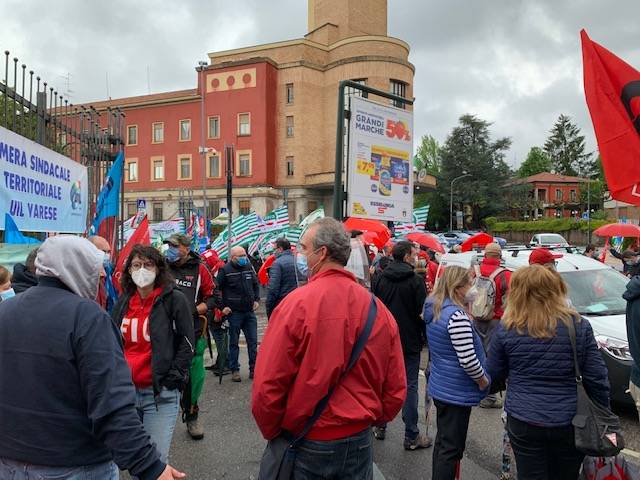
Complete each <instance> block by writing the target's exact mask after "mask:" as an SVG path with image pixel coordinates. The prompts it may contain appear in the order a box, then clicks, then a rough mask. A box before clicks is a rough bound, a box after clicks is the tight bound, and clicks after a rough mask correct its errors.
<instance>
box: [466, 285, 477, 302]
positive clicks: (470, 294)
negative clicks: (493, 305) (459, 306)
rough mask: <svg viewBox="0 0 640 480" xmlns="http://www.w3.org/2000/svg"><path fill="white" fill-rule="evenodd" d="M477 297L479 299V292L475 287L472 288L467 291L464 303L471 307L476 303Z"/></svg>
mask: <svg viewBox="0 0 640 480" xmlns="http://www.w3.org/2000/svg"><path fill="white" fill-rule="evenodd" d="M477 297H478V290H476V288H475V287H471V288H470V289H469V290H467V293H466V294H465V295H464V302H465V303H466V304H467V305H471V304H472V303H473V302H475V300H476V298H477Z"/></svg>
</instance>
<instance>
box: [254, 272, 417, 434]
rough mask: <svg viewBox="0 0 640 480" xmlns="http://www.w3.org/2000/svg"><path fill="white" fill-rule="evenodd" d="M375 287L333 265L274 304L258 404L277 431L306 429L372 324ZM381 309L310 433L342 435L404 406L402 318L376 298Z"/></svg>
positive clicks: (260, 415) (267, 425)
mask: <svg viewBox="0 0 640 480" xmlns="http://www.w3.org/2000/svg"><path fill="white" fill-rule="evenodd" d="M370 304H371V294H370V293H369V292H368V291H367V290H366V289H364V288H363V287H361V286H360V285H358V283H357V282H356V280H355V277H354V276H353V275H352V274H351V273H349V272H347V271H346V270H344V269H329V270H327V271H324V272H322V273H319V274H317V275H315V276H314V277H313V278H312V279H311V280H310V281H309V283H308V284H307V285H305V286H303V287H300V288H297V289H296V290H294V291H293V292H291V293H290V294H289V295H287V296H286V297H285V299H284V300H283V301H282V302H281V303H280V305H278V307H277V308H276V309H275V310H274V311H273V313H272V315H271V318H270V320H269V325H268V327H267V331H266V333H265V336H264V340H263V342H262V344H261V345H260V352H259V354H258V360H257V363H256V369H255V380H254V384H253V393H252V412H253V416H254V417H255V419H256V423H257V424H258V427H259V428H260V431H261V432H262V434H263V435H264V437H265V438H266V439H272V438H274V437H276V436H278V434H279V433H280V432H281V430H287V431H289V432H293V433H296V434H297V433H300V431H301V430H302V428H303V427H304V425H305V422H306V421H307V420H308V419H309V417H310V416H311V414H312V413H313V409H314V408H315V406H316V404H317V403H318V401H319V400H320V399H321V398H322V397H323V396H324V395H325V394H326V393H327V392H328V390H329V387H330V385H333V384H335V383H336V382H337V380H338V377H339V376H340V373H341V371H342V369H343V368H345V366H346V365H347V363H348V361H349V356H350V355H351V350H352V349H353V346H354V345H355V343H356V340H357V337H358V335H359V334H360V332H361V331H362V328H364V325H365V322H366V319H367V313H368V311H369V306H370ZM376 304H377V307H378V315H377V317H376V321H375V324H374V327H373V330H372V332H371V336H370V337H369V341H368V342H367V345H366V347H365V349H364V350H363V352H362V354H361V356H360V358H359V359H358V361H357V362H356V364H355V365H354V367H353V369H352V370H351V371H349V373H348V374H347V375H346V377H344V379H343V380H342V381H341V382H340V384H339V385H338V387H337V388H336V389H335V391H334V392H333V396H332V397H331V400H330V401H329V405H328V406H327V408H326V409H325V410H324V413H323V414H322V416H321V417H320V418H319V419H318V421H317V422H316V423H315V426H314V427H313V429H312V430H311V432H310V433H309V435H308V436H307V438H308V439H311V440H325V441H326V440H335V439H339V438H344V437H348V436H351V435H354V434H356V433H358V432H360V431H362V430H364V429H366V428H368V427H369V426H371V425H373V424H379V423H384V422H390V421H391V420H393V418H394V417H395V416H396V414H397V413H398V412H399V411H400V409H401V408H402V404H403V403H404V399H405V395H406V377H405V369H404V359H403V356H402V346H401V345H400V336H399V334H398V325H397V323H396V321H395V320H394V318H393V316H392V315H391V313H389V310H387V308H386V307H385V306H384V304H383V303H382V302H381V301H380V300H378V299H376Z"/></svg>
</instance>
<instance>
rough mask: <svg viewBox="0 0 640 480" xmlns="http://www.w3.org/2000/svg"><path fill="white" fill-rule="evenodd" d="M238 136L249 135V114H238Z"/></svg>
mask: <svg viewBox="0 0 640 480" xmlns="http://www.w3.org/2000/svg"><path fill="white" fill-rule="evenodd" d="M238 135H240V136H246V135H251V114H250V113H239V114H238Z"/></svg>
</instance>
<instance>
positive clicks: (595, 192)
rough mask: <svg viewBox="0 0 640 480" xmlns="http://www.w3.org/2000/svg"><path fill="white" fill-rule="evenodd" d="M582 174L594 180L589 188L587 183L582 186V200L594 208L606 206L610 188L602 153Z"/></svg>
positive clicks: (598, 208)
mask: <svg viewBox="0 0 640 480" xmlns="http://www.w3.org/2000/svg"><path fill="white" fill-rule="evenodd" d="M580 174H581V176H583V177H586V178H590V179H591V180H592V181H591V184H590V185H589V188H587V185H586V184H585V185H583V186H582V187H581V188H580V202H581V203H583V204H584V205H585V206H586V205H587V204H589V205H590V208H591V209H592V210H600V209H601V208H603V206H604V201H605V200H607V198H605V196H606V195H607V192H608V190H609V187H608V186H607V180H606V179H605V177H604V169H603V167H602V158H601V157H600V155H598V156H597V157H596V159H595V160H594V161H593V162H590V164H589V165H588V167H587V170H586V171H585V172H584V173H582V172H581V173H580Z"/></svg>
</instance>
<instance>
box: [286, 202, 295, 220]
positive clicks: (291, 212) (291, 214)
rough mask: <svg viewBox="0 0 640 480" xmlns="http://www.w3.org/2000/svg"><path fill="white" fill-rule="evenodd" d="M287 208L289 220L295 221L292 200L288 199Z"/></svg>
mask: <svg viewBox="0 0 640 480" xmlns="http://www.w3.org/2000/svg"><path fill="white" fill-rule="evenodd" d="M287 210H288V211H289V221H290V222H295V221H296V202H295V201H293V200H290V201H288V202H287Z"/></svg>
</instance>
